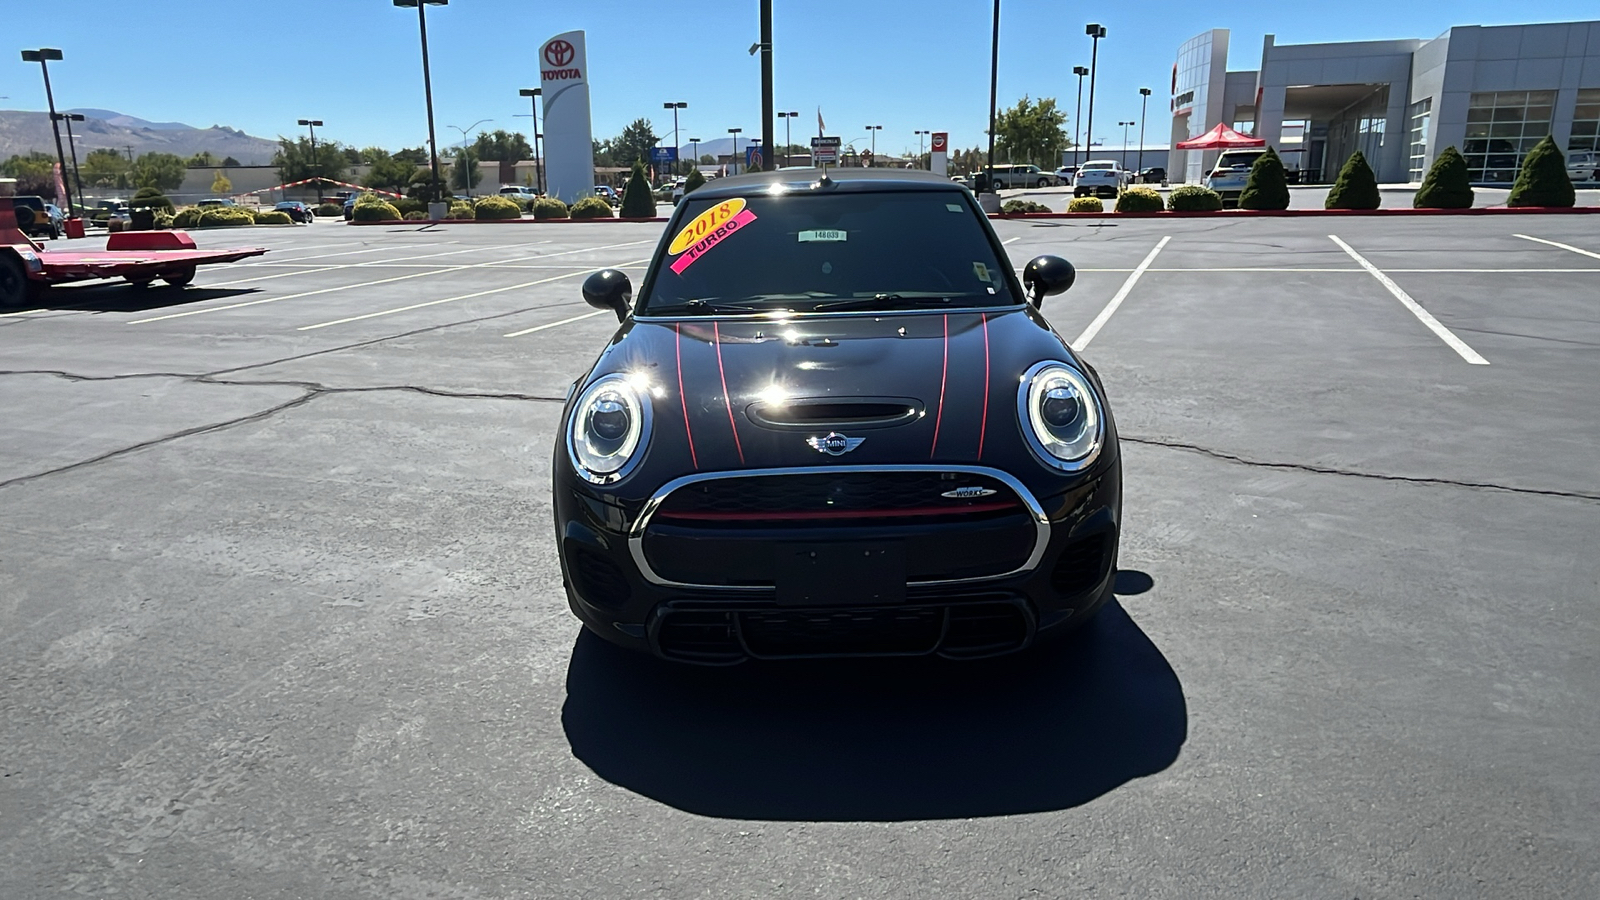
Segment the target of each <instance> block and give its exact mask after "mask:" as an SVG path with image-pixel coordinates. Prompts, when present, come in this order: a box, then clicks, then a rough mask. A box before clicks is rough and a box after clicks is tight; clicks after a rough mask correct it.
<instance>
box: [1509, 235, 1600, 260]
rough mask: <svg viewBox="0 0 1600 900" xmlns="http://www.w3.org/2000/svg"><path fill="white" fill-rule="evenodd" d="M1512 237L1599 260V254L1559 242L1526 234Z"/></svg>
mask: <svg viewBox="0 0 1600 900" xmlns="http://www.w3.org/2000/svg"><path fill="white" fill-rule="evenodd" d="M1512 237H1519V238H1522V239H1523V240H1525V241H1537V242H1539V243H1541V244H1549V245H1550V246H1552V247H1560V248H1561V249H1563V250H1571V251H1572V252H1573V253H1581V254H1583V255H1584V256H1588V257H1592V258H1594V259H1600V253H1595V252H1593V251H1591V250H1583V249H1581V248H1578V247H1574V246H1572V245H1571V244H1563V243H1561V242H1560V241H1547V240H1545V239H1544V238H1536V237H1533V236H1532V235H1526V234H1513V235H1512Z"/></svg>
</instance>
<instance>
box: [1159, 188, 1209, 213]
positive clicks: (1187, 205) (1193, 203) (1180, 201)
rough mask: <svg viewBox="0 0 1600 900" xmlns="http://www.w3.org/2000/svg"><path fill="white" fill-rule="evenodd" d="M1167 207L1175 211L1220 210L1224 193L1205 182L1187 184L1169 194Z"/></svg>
mask: <svg viewBox="0 0 1600 900" xmlns="http://www.w3.org/2000/svg"><path fill="white" fill-rule="evenodd" d="M1167 209H1170V210H1172V211H1173V212H1220V211H1221V210H1222V195H1221V194H1219V193H1217V192H1216V191H1213V190H1212V189H1211V188H1208V187H1206V186H1205V185H1203V184H1185V185H1179V186H1178V187H1177V188H1174V189H1173V191H1172V193H1171V194H1168V195H1167Z"/></svg>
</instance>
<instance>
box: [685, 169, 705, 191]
mask: <svg viewBox="0 0 1600 900" xmlns="http://www.w3.org/2000/svg"><path fill="white" fill-rule="evenodd" d="M705 183H706V177H705V176H704V175H701V174H700V170H699V169H698V168H695V169H691V170H690V171H689V177H688V178H686V179H684V182H683V195H684V196H685V197H687V196H689V195H690V194H692V193H694V189H695V188H697V187H703V186H704V185H705Z"/></svg>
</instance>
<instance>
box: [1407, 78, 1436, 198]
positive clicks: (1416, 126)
mask: <svg viewBox="0 0 1600 900" xmlns="http://www.w3.org/2000/svg"><path fill="white" fill-rule="evenodd" d="M1432 119H1433V98H1432V97H1429V98H1428V99H1426V100H1419V101H1418V102H1416V103H1413V104H1411V180H1412V181H1421V180H1422V175H1423V170H1424V169H1426V168H1427V167H1428V126H1429V125H1430V124H1431V122H1432Z"/></svg>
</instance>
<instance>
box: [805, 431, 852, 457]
mask: <svg viewBox="0 0 1600 900" xmlns="http://www.w3.org/2000/svg"><path fill="white" fill-rule="evenodd" d="M864 440H866V438H853V437H845V436H844V435H842V434H840V433H839V432H837V431H830V432H828V433H827V435H825V436H823V437H808V438H806V443H807V444H810V445H811V449H813V450H815V451H817V452H818V453H826V454H828V455H829V456H843V455H845V454H846V453H849V452H850V451H851V450H854V449H855V448H857V447H859V446H861V442H862V441H864Z"/></svg>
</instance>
